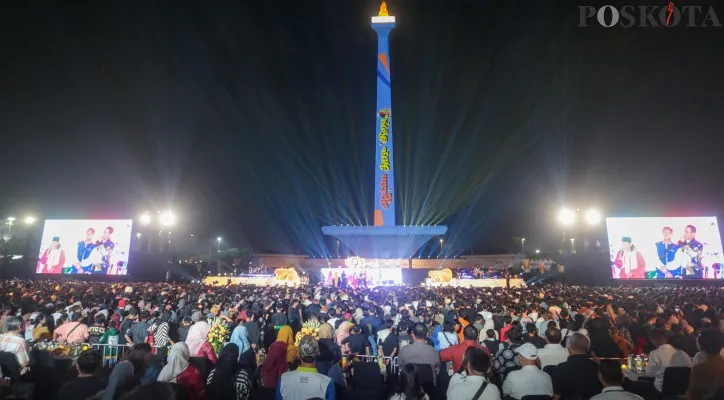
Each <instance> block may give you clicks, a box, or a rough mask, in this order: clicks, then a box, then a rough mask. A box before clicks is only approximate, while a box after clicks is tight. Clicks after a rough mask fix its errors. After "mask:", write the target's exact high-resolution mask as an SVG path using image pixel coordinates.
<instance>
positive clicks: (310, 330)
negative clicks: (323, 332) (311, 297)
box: [294, 320, 321, 346]
mask: <svg viewBox="0 0 724 400" xmlns="http://www.w3.org/2000/svg"><path fill="white" fill-rule="evenodd" d="M320 325H321V324H320V323H319V321H311V320H310V321H307V322H305V323H303V324H302V329H301V330H300V331H299V332H297V336H295V337H294V345H295V346H299V342H300V341H301V340H302V338H303V337H305V336H307V335H309V336H311V337H313V338H314V340H319V326H320Z"/></svg>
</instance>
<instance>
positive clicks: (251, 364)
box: [229, 325, 256, 371]
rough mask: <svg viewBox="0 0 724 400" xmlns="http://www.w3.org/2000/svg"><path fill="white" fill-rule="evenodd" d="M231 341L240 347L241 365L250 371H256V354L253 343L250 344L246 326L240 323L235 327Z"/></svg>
mask: <svg viewBox="0 0 724 400" xmlns="http://www.w3.org/2000/svg"><path fill="white" fill-rule="evenodd" d="M229 342H231V343H234V344H235V345H236V347H238V348H239V359H238V363H239V366H241V368H244V369H246V370H249V371H255V370H256V355H255V354H254V350H252V348H251V344H249V331H247V330H246V327H245V326H243V325H239V326H237V327H236V328H234V331H233V332H231V339H230V340H229Z"/></svg>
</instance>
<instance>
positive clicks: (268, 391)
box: [259, 342, 289, 399]
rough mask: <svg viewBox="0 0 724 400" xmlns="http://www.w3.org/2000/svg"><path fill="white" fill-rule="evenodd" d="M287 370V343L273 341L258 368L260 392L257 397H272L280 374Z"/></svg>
mask: <svg viewBox="0 0 724 400" xmlns="http://www.w3.org/2000/svg"><path fill="white" fill-rule="evenodd" d="M287 370H289V364H287V344H286V343H285V342H274V343H272V345H271V346H269V350H267V352H266V358H265V359H264V363H263V364H262V365H261V368H260V372H261V374H260V381H261V382H260V383H261V385H260V386H261V388H260V391H259V392H260V393H259V398H264V399H267V398H269V399H273V398H274V396H275V394H276V387H277V384H279V380H280V379H281V378H282V374H283V373H285V372H287Z"/></svg>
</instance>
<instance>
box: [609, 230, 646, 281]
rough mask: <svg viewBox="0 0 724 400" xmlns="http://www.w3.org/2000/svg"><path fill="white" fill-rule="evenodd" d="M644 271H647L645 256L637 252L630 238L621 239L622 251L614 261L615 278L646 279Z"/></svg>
mask: <svg viewBox="0 0 724 400" xmlns="http://www.w3.org/2000/svg"><path fill="white" fill-rule="evenodd" d="M644 271H646V260H644V256H643V255H642V254H641V252H640V251H638V250H636V246H634V245H633V243H632V241H631V238H630V237H627V236H625V237H623V238H621V250H619V251H618V253H617V254H616V259H615V261H614V277H616V276H618V277H619V278H620V279H644Z"/></svg>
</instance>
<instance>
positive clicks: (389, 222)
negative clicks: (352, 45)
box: [322, 1, 447, 259]
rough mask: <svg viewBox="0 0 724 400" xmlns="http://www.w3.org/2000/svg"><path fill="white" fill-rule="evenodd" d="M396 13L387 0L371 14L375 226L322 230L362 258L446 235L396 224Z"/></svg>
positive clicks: (403, 250) (407, 252)
mask: <svg viewBox="0 0 724 400" xmlns="http://www.w3.org/2000/svg"><path fill="white" fill-rule="evenodd" d="M394 27H395V17H394V16H391V15H390V14H389V12H388V10H387V3H386V2H385V1H383V2H382V4H381V5H380V11H379V13H378V14H377V15H376V16H374V17H372V29H373V30H374V31H375V32H377V60H376V61H377V109H376V113H375V114H376V115H375V118H376V120H375V127H376V129H375V131H376V133H375V187H374V191H375V202H374V223H373V226H323V227H322V233H324V234H325V235H328V236H333V237H335V238H337V239H338V240H340V241H341V242H342V243H344V244H345V246H346V247H347V248H349V249H350V250H351V251H352V252H353V253H354V254H355V255H357V256H359V257H363V258H378V259H379V258H390V259H407V258H410V257H412V256H413V254H414V253H415V252H416V251H417V250H418V249H419V248H420V247H421V246H422V245H423V244H425V242H427V241H428V240H430V238H432V237H434V236H441V235H444V234H445V232H446V231H447V227H445V226H399V225H396V224H395V200H396V196H395V192H394V188H395V166H394V157H393V140H392V138H393V136H392V74H391V68H390V66H391V65H390V45H389V37H390V32H391V31H392V29H394Z"/></svg>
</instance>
